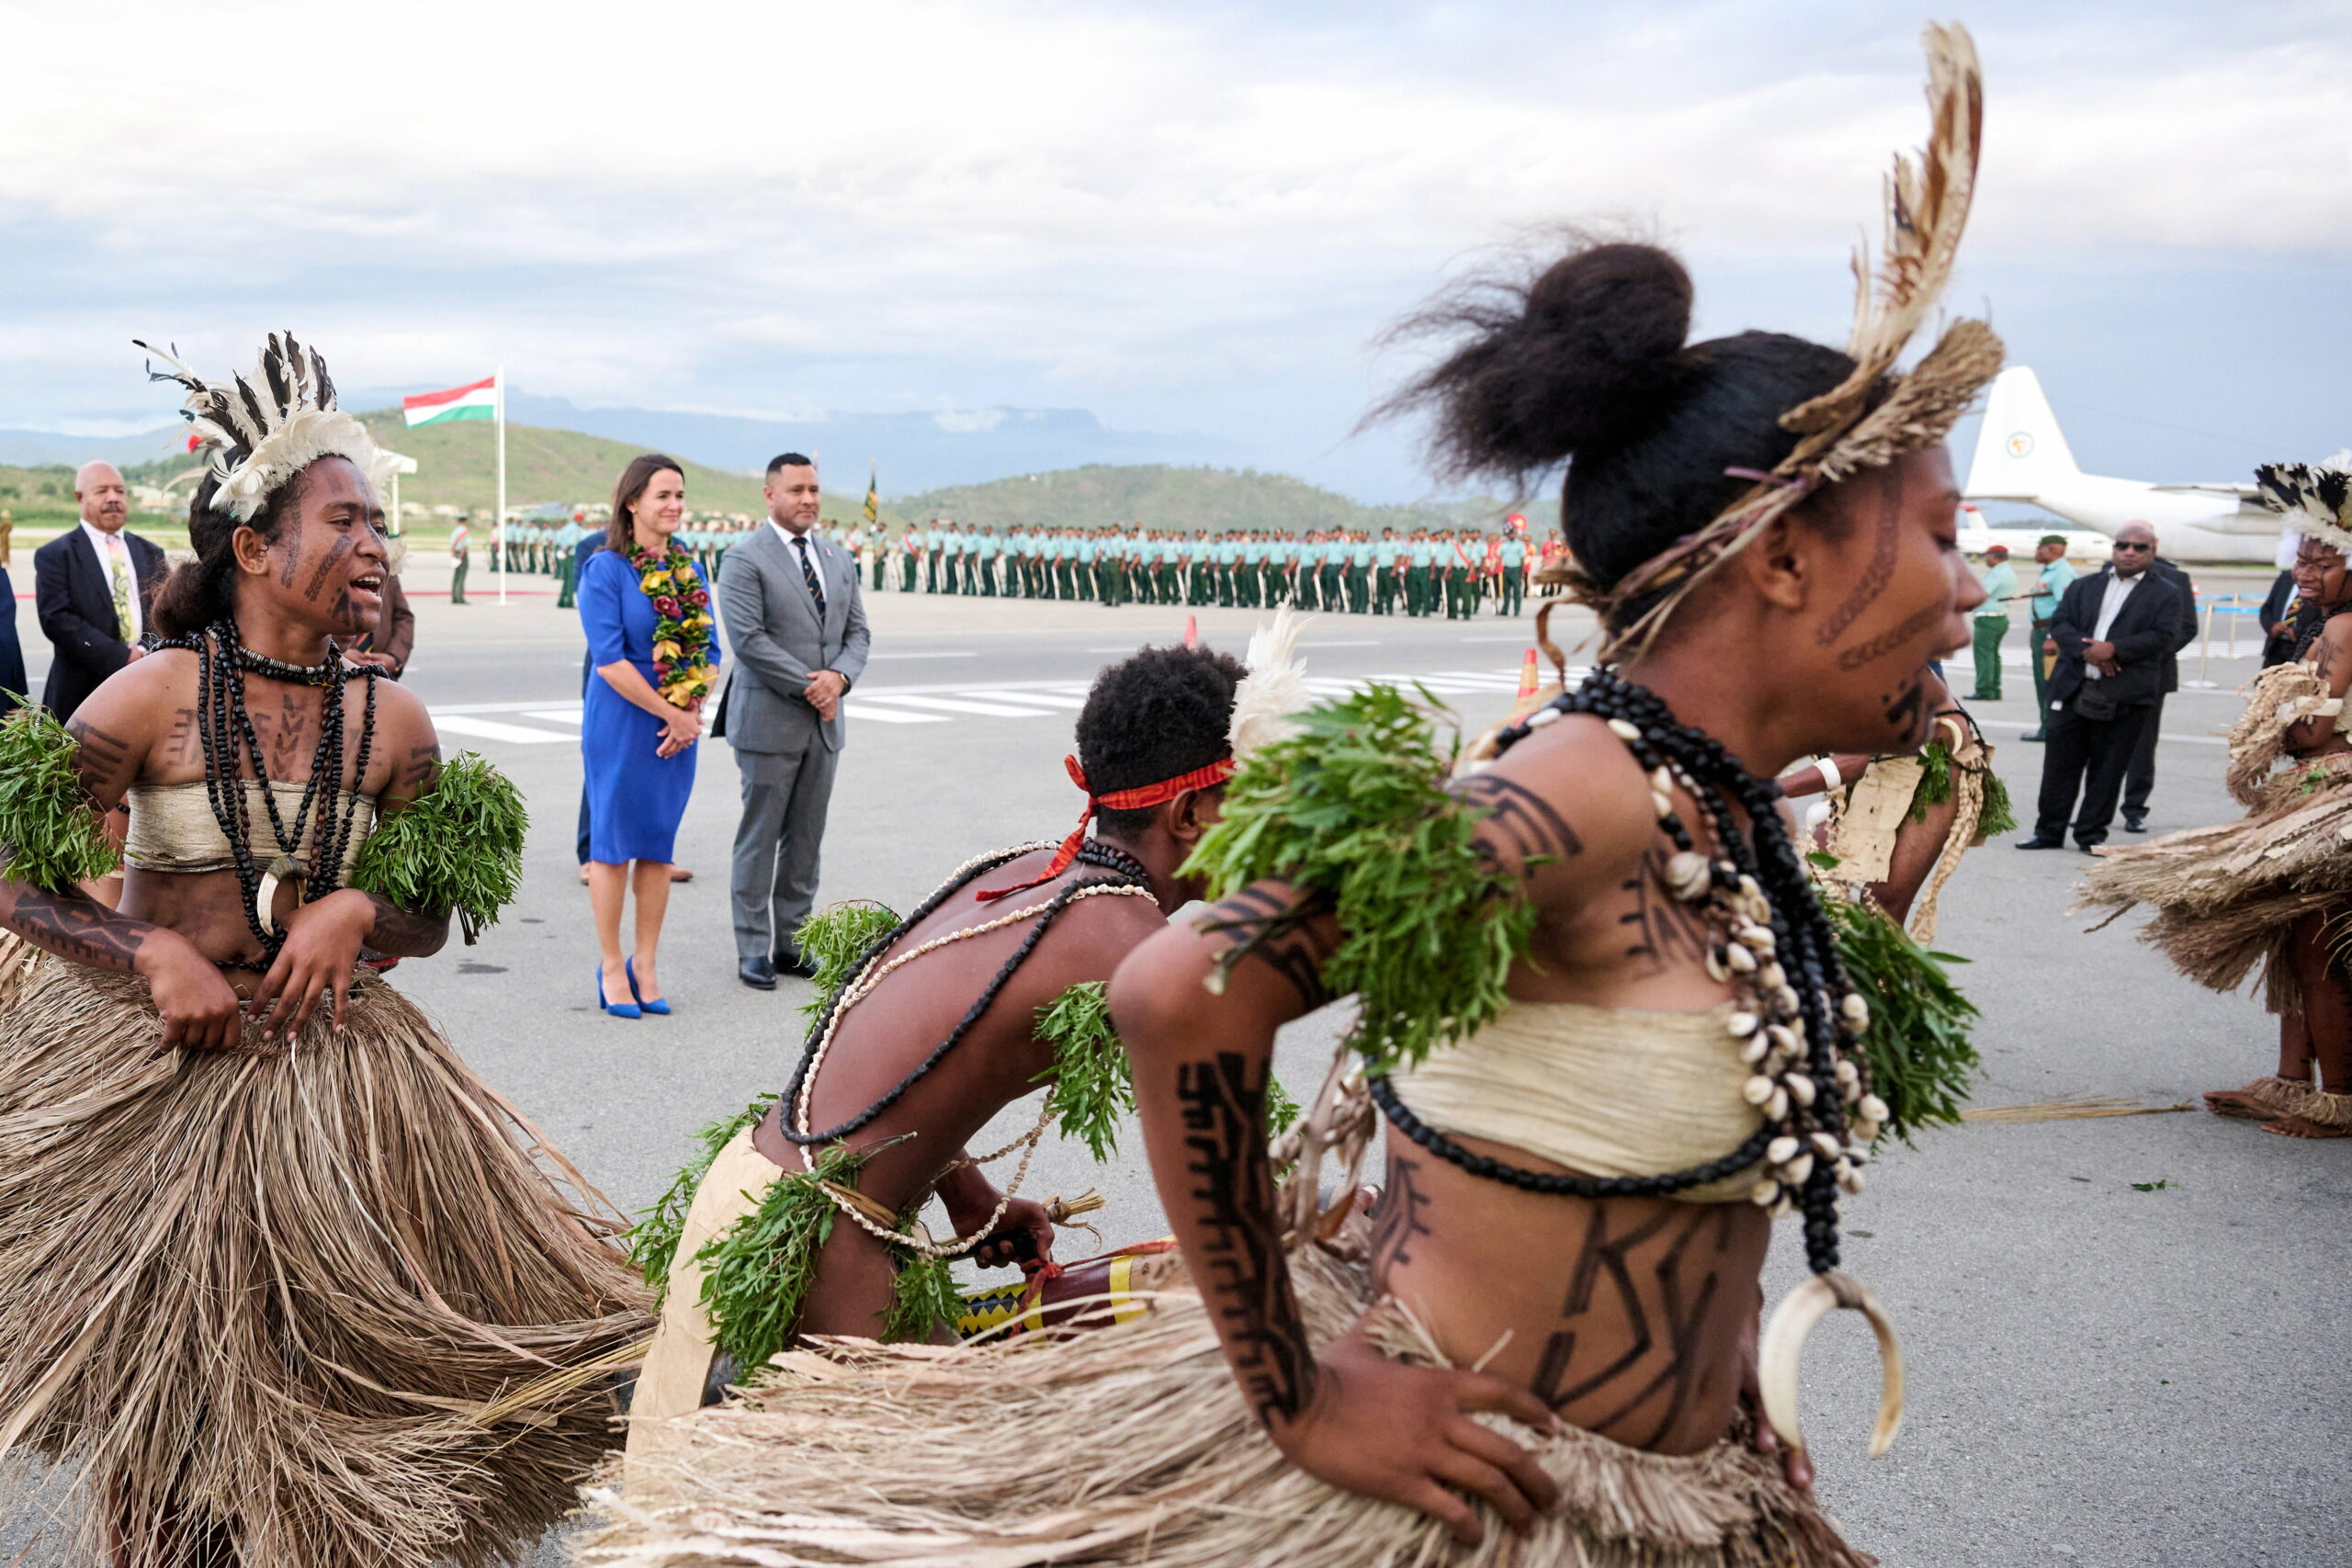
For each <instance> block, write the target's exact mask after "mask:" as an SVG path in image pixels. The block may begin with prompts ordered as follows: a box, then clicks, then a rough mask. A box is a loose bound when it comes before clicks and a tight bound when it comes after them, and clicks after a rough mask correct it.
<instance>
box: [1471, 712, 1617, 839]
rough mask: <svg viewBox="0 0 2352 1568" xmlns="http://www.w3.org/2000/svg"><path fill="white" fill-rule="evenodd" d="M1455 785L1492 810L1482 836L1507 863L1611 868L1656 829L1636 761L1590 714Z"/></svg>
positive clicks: (1554, 727) (1545, 731)
mask: <svg viewBox="0 0 2352 1568" xmlns="http://www.w3.org/2000/svg"><path fill="white" fill-rule="evenodd" d="M1460 788H1461V792H1462V794H1463V795H1464V798H1465V799H1469V800H1472V801H1475V802H1476V803H1477V804H1479V805H1482V806H1485V807H1487V808H1488V809H1489V811H1490V812H1491V816H1490V817H1489V818H1488V823H1487V829H1486V831H1485V833H1484V834H1483V835H1482V838H1483V840H1484V841H1485V842H1486V843H1487V846H1488V847H1489V848H1490V849H1491V850H1493V851H1495V852H1498V854H1500V855H1501V856H1502V857H1503V858H1505V859H1506V860H1507V861H1525V860H1530V859H1533V858H1536V857H1538V856H1541V857H1543V858H1544V860H1546V861H1548V862H1572V861H1577V860H1588V859H1589V860H1591V861H1595V862H1598V863H1601V864H1602V865H1604V866H1605V865H1610V864H1613V863H1616V862H1618V861H1620V860H1623V859H1625V858H1627V857H1629V856H1630V857H1638V856H1639V855H1640V853H1641V852H1642V850H1643V849H1644V848H1645V847H1646V846H1647V844H1648V843H1649V841H1650V836H1651V834H1652V833H1653V832H1654V831H1655V830H1656V828H1657V811H1656V809H1655V808H1654V807H1652V805H1651V803H1650V787H1649V781H1648V779H1647V778H1646V777H1645V776H1644V774H1643V773H1642V767H1641V764H1640V763H1639V762H1637V761H1634V754H1633V752H1632V751H1630V750H1627V749H1626V746H1625V742H1624V741H1623V740H1622V739H1619V738H1618V737H1617V735H1616V734H1615V733H1613V732H1612V731H1611V729H1610V728H1609V726H1608V724H1607V723H1606V722H1605V721H1603V720H1601V719H1600V718H1596V717H1594V716H1592V715H1590V714H1570V715H1567V716H1564V717H1562V718H1561V719H1559V720H1558V721H1557V722H1556V723H1554V724H1551V725H1548V726H1546V727H1545V728H1542V729H1539V730H1537V731H1535V732H1534V733H1533V734H1532V735H1530V736H1529V737H1528V738H1527V739H1524V740H1522V741H1521V742H1520V743H1519V744H1518V745H1516V746H1514V747H1512V748H1511V749H1510V750H1509V751H1506V752H1505V753H1503V755H1502V756H1501V757H1499V758H1498V759H1497V760H1496V761H1495V762H1494V763H1493V765H1491V766H1490V767H1488V768H1487V769H1485V770H1484V771H1483V772H1481V773H1476V774H1475V775H1474V776H1472V777H1471V778H1470V779H1468V780H1467V781H1465V782H1464V784H1462V785H1461V786H1460Z"/></svg>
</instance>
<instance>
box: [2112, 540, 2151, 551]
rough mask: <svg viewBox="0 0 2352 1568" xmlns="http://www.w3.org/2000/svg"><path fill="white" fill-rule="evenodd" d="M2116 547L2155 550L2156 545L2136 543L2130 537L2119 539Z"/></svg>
mask: <svg viewBox="0 0 2352 1568" xmlns="http://www.w3.org/2000/svg"><path fill="white" fill-rule="evenodd" d="M2115 547H2116V548H2117V549H2119V550H2153V549H2154V548H2155V546H2154V545H2135V544H2133V543H2132V542H2131V540H2129V539H2118V540H2116V541H2115Z"/></svg>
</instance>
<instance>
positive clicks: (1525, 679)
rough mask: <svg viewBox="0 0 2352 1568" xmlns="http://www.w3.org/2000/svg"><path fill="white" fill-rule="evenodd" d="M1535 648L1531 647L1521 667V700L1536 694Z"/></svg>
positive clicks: (1523, 700)
mask: <svg viewBox="0 0 2352 1568" xmlns="http://www.w3.org/2000/svg"><path fill="white" fill-rule="evenodd" d="M1536 679H1537V677H1536V673H1535V650H1534V649H1532V648H1531V649H1528V650H1527V658H1526V659H1525V660H1523V661H1522V662H1521V665H1520V667H1519V700H1520V701H1521V702H1522V703H1523V702H1525V701H1526V700H1527V699H1528V698H1530V697H1532V696H1533V695H1534V694H1535V683H1536Z"/></svg>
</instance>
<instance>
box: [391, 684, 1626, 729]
mask: <svg viewBox="0 0 2352 1568" xmlns="http://www.w3.org/2000/svg"><path fill="white" fill-rule="evenodd" d="M1585 673H1586V671H1584V670H1582V669H1571V670H1570V671H1568V679H1569V682H1571V683H1574V682H1576V681H1577V680H1580V679H1582V677H1583V676H1584V674H1585ZM1548 674H1549V671H1546V675H1547V676H1548ZM1304 683H1305V685H1306V689H1307V691H1308V692H1310V693H1311V694H1314V695H1315V696H1317V697H1318V698H1322V697H1344V696H1351V695H1353V694H1356V693H1359V692H1362V691H1363V690H1364V689H1365V688H1366V687H1368V686H1371V685H1373V684H1374V683H1380V684H1385V685H1395V686H1399V687H1402V688H1404V689H1405V690H1406V691H1408V692H1410V691H1411V690H1412V688H1413V687H1414V685H1415V684H1416V683H1418V684H1419V685H1422V686H1426V687H1427V688H1428V689H1429V690H1430V692H1431V693H1433V694H1437V695H1440V696H1486V695H1491V694H1498V693H1505V692H1512V691H1516V690H1517V689H1518V683H1519V671H1517V670H1515V669H1514V670H1440V671H1431V672H1429V673H1426V674H1419V675H1412V674H1402V673H1394V672H1392V673H1386V674H1379V675H1357V676H1337V675H1309V676H1306V678H1305V681H1304ZM1092 690H1093V683H1092V682H1089V681H1039V682H1011V683H1008V684H1005V685H1001V686H950V687H946V688H944V689H942V688H930V689H922V690H914V691H901V690H897V689H894V688H888V687H885V688H883V689H881V690H879V691H873V692H859V693H857V694H854V695H853V696H850V697H847V698H845V699H843V702H842V711H843V712H844V713H845V714H847V715H848V716H849V717H850V718H852V719H853V720H855V721H858V722H860V723H865V722H871V723H875V724H945V723H948V722H949V721H950V720H951V719H953V718H955V717H956V716H976V717H981V718H1053V717H1067V716H1069V714H1070V713H1072V712H1074V711H1076V710H1078V709H1080V708H1083V707H1084V706H1085V705H1086V698H1087V694H1089V693H1090V692H1091V691H1092ZM492 715H495V717H492ZM526 719H527V720H531V721H534V722H532V723H528V724H526V723H520V722H515V721H517V720H526ZM581 721H582V705H580V704H577V703H550V704H547V705H544V706H532V705H526V704H524V703H513V702H510V703H480V704H468V703H458V704H453V705H449V706H448V707H436V708H435V709H434V710H433V722H434V723H435V725H437V726H438V727H439V728H441V729H443V730H444V731H446V732H447V733H448V734H451V735H460V736H464V737H467V738H468V739H479V740H503V741H508V742H511V743H513V744H515V745H519V746H539V745H547V744H549V743H563V744H575V743H577V741H578V739H579V734H580V725H581ZM539 725H549V726H555V727H558V728H538V726H539Z"/></svg>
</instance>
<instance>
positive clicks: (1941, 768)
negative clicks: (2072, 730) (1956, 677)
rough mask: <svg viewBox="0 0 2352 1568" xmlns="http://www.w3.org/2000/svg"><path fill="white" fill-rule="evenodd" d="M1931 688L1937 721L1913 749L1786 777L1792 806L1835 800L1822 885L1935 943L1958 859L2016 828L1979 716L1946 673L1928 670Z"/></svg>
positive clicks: (1836, 760)
mask: <svg viewBox="0 0 2352 1568" xmlns="http://www.w3.org/2000/svg"><path fill="white" fill-rule="evenodd" d="M1926 686H1927V694H1928V707H1929V709H1930V710H1931V711H1932V712H1933V713H1934V714H1935V716H1936V725H1935V731H1934V735H1933V737H1932V738H1931V739H1929V740H1928V743H1927V744H1926V745H1925V746H1923V747H1921V748H1919V749H1918V750H1917V751H1911V752H1905V753H1904V754H1902V755H1900V756H1879V757H1867V756H1861V755H1848V756H1843V757H1824V758H1822V759H1821V760H1820V761H1816V762H1813V763H1809V764H1807V765H1806V766H1804V767H1802V768H1798V769H1796V770H1794V771H1793V772H1792V773H1784V774H1782V775H1781V794H1783V795H1787V796H1788V797H1789V798H1790V799H1792V800H1798V799H1803V798H1804V797H1805V796H1807V795H1827V796H1828V797H1829V800H1828V806H1829V815H1828V818H1827V819H1826V822H1825V823H1824V824H1823V826H1822V828H1821V829H1820V831H1819V833H1818V835H1817V839H1818V841H1819V843H1820V845H1821V852H1824V853H1826V854H1828V855H1830V856H1832V857H1834V858H1835V861H1836V863H1835V864H1834V865H1825V866H1823V867H1822V875H1821V880H1822V881H1824V882H1826V883H1829V884H1832V885H1834V886H1837V887H1838V888H1839V889H1840V890H1841V891H1842V892H1843V893H1844V894H1845V895H1846V897H1849V898H1852V899H1854V900H1855V901H1857V902H1859V903H1861V904H1863V905H1864V906H1866V907H1867V908H1871V909H1875V910H1876V911H1877V912H1878V913H1880V914H1882V915H1884V916H1885V917H1887V919H1891V920H1893V921H1894V923H1895V924H1896V925H1898V926H1901V927H1902V928H1903V929H1904V930H1905V931H1906V932H1908V933H1909V935H1910V936H1911V938H1912V940H1913V941H1915V942H1933V941H1935V940H1936V901H1937V899H1938V898H1939V897H1942V895H1943V890H1944V884H1945V883H1947V882H1949V881H1951V874H1952V873H1953V872H1954V871H1957V870H1958V869H1959V868H1960V860H1961V857H1962V855H1964V854H1966V853H1967V852H1969V851H1970V850H1972V849H1973V848H1975V847H1976V846H1977V845H1979V844H1982V843H1983V842H1984V841H1985V836H1986V835H1987V834H1992V833H2006V832H2008V831H2010V830H2011V829H2015V828H2016V827H2017V825H2018V824H2017V818H2016V817H2015V816H2014V815H2012V813H2011V811H2010V809H2009V791H2008V786H2007V785H2006V784H2003V783H2002V782H2001V779H2000V775H1999V774H1997V773H1994V772H1993V748H1992V745H1991V744H1990V743H1989V742H1988V741H1986V740H1985V735H1984V732H1983V731H1982V730H1980V729H1978V728H1976V720H1975V719H1974V718H1973V717H1971V716H1969V712H1968V710H1967V709H1966V708H1964V707H1962V706H1961V705H1960V703H1959V702H1958V700H1957V699H1955V698H1954V697H1953V696H1952V694H1951V688H1950V687H1948V686H1946V685H1945V684H1944V682H1943V680H1942V678H1941V677H1940V676H1938V675H1936V674H1935V673H1933V672H1932V671H1930V672H1929V674H1928V677H1927V681H1926ZM1816 864H1818V863H1816Z"/></svg>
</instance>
